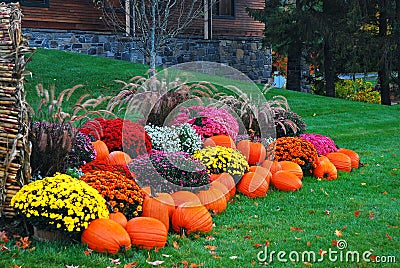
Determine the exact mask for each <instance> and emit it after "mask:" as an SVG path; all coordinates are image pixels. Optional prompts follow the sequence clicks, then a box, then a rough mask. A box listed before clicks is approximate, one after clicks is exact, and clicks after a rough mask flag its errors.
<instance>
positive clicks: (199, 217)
mask: <svg viewBox="0 0 400 268" xmlns="http://www.w3.org/2000/svg"><path fill="white" fill-rule="evenodd" d="M212 225H213V223H212V217H211V214H210V213H209V212H208V209H207V208H206V207H205V206H203V205H201V204H200V205H198V204H197V203H196V202H195V203H193V202H187V203H183V204H181V205H179V206H178V207H177V208H176V209H175V212H174V214H173V215H172V228H173V229H174V231H175V232H177V233H180V234H181V235H185V234H190V233H194V232H203V233H208V232H210V231H211V230H212Z"/></svg>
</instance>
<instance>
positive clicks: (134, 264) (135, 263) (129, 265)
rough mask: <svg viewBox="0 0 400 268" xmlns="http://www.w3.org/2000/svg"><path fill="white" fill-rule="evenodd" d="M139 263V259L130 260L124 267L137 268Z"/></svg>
mask: <svg viewBox="0 0 400 268" xmlns="http://www.w3.org/2000/svg"><path fill="white" fill-rule="evenodd" d="M138 264H139V263H138V262H137V261H134V262H130V263H127V264H125V265H124V268H136V267H137V265H138Z"/></svg>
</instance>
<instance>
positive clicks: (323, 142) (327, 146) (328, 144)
mask: <svg viewBox="0 0 400 268" xmlns="http://www.w3.org/2000/svg"><path fill="white" fill-rule="evenodd" d="M300 137H301V138H302V139H303V140H306V141H308V142H310V143H311V144H312V145H314V147H315V149H316V150H317V152H318V154H319V155H326V154H327V153H330V152H336V151H337V150H338V148H337V146H336V144H335V142H334V141H333V140H332V139H331V138H329V137H327V136H323V135H320V134H308V133H307V134H301V135H300Z"/></svg>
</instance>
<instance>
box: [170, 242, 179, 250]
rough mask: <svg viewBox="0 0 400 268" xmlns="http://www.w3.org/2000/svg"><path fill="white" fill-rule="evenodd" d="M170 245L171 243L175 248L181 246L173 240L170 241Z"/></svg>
mask: <svg viewBox="0 0 400 268" xmlns="http://www.w3.org/2000/svg"><path fill="white" fill-rule="evenodd" d="M172 245H173V247H174V248H176V249H180V248H181V247H180V246H179V244H178V242H176V241H174V242H173V243H172Z"/></svg>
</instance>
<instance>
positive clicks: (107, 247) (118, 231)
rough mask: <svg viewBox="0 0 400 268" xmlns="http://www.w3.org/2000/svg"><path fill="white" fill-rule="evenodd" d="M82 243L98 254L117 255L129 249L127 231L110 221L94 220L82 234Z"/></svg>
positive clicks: (129, 243)
mask: <svg viewBox="0 0 400 268" xmlns="http://www.w3.org/2000/svg"><path fill="white" fill-rule="evenodd" d="M81 240H82V243H83V244H85V245H87V246H88V247H89V248H90V249H92V250H94V251H96V252H100V253H110V254H117V253H123V252H126V251H128V250H129V249H130V248H131V239H130V237H129V235H128V233H127V231H126V230H125V229H124V228H123V227H122V226H121V225H120V224H119V223H117V222H115V221H113V220H110V219H103V218H102V219H95V220H93V221H91V222H90V223H89V226H88V227H87V228H86V229H85V230H84V231H83V232H82V236H81Z"/></svg>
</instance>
